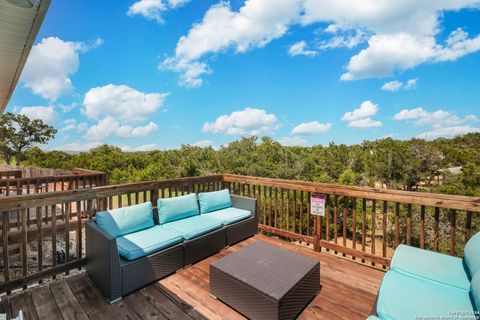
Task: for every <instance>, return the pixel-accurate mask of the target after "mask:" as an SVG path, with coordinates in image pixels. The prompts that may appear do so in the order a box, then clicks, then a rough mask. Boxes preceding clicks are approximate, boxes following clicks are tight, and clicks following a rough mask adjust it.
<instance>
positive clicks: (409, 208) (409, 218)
mask: <svg viewBox="0 0 480 320" xmlns="http://www.w3.org/2000/svg"><path fill="white" fill-rule="evenodd" d="M407 244H408V245H411V244H412V204H411V203H409V204H408V205H407Z"/></svg>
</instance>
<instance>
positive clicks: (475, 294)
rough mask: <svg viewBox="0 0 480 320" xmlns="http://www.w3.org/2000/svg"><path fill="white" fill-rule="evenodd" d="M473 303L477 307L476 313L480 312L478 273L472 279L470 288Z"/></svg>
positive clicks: (479, 281) (479, 274)
mask: <svg viewBox="0 0 480 320" xmlns="http://www.w3.org/2000/svg"><path fill="white" fill-rule="evenodd" d="M470 291H471V294H472V297H473V301H474V302H475V305H476V306H477V311H480V272H477V274H476V275H475V277H473V279H472V287H471V289H470Z"/></svg>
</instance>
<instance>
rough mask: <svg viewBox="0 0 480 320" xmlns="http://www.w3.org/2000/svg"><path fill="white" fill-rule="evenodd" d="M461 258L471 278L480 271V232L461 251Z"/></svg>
mask: <svg viewBox="0 0 480 320" xmlns="http://www.w3.org/2000/svg"><path fill="white" fill-rule="evenodd" d="M463 257H464V259H465V262H466V264H467V266H468V271H469V272H470V276H471V277H472V278H473V277H474V276H475V274H476V273H478V272H479V271H480V232H477V234H475V235H474V236H473V237H471V238H470V240H468V242H467V244H466V245H465V248H464V250H463Z"/></svg>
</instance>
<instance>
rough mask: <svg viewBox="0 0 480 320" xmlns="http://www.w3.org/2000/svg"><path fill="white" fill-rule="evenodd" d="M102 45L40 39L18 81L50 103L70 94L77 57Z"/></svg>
mask: <svg viewBox="0 0 480 320" xmlns="http://www.w3.org/2000/svg"><path fill="white" fill-rule="evenodd" d="M102 42H103V41H102V40H101V39H97V40H96V41H94V42H93V43H91V44H86V43H82V42H70V41H63V40H62V39H60V38H57V37H48V38H43V39H42V40H41V41H40V43H38V44H36V45H34V46H33V47H32V50H31V51H30V55H29V57H28V60H27V62H26V64H25V68H24V69H23V72H22V77H21V80H22V81H23V84H24V86H25V87H26V88H29V89H31V90H32V92H33V93H35V94H38V95H40V96H41V97H43V98H45V99H48V100H51V101H55V100H57V99H58V98H59V97H60V96H61V95H63V94H66V93H69V92H72V91H73V84H72V80H71V79H70V76H71V75H72V74H74V73H75V72H77V70H78V66H79V63H80V62H79V61H80V60H79V53H82V52H85V51H88V50H90V49H93V48H95V47H97V46H99V45H101V44H102Z"/></svg>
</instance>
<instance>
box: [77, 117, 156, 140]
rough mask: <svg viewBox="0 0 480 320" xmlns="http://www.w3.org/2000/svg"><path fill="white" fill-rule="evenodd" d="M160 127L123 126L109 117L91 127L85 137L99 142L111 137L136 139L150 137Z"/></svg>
mask: <svg viewBox="0 0 480 320" xmlns="http://www.w3.org/2000/svg"><path fill="white" fill-rule="evenodd" d="M157 129H158V126H157V125H156V124H155V123H153V122H150V123H148V124H147V125H145V126H138V127H133V126H131V125H121V124H120V122H118V121H117V120H115V119H114V118H113V117H111V116H107V117H105V118H104V119H102V120H100V121H99V122H98V123H97V124H96V125H93V126H91V127H90V128H89V129H88V131H87V133H86V134H85V137H86V138H87V139H88V140H94V141H99V140H102V139H105V138H107V137H109V136H111V135H117V136H119V137H123V138H136V137H145V136H148V135H149V134H150V133H152V132H153V131H155V130H157Z"/></svg>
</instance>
